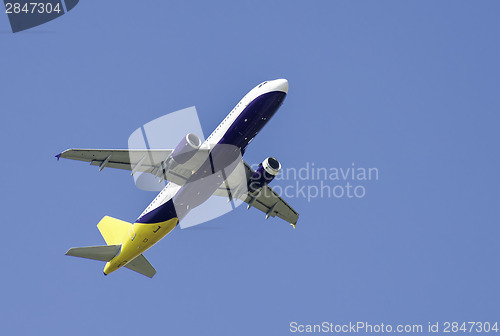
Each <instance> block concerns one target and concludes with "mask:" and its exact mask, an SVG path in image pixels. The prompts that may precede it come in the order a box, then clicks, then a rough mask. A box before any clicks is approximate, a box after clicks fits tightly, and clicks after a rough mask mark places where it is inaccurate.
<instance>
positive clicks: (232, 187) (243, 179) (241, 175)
mask: <svg viewBox="0 0 500 336" xmlns="http://www.w3.org/2000/svg"><path fill="white" fill-rule="evenodd" d="M242 164H243V166H244V169H235V170H234V172H233V173H232V174H231V175H230V176H229V177H228V178H227V179H226V181H225V182H224V183H222V184H221V186H220V187H219V189H217V191H216V192H215V193H214V195H216V196H223V197H229V199H232V198H233V197H237V198H239V199H241V200H242V201H244V202H245V203H247V204H248V207H247V208H248V209H250V208H251V207H254V208H257V209H259V210H260V211H262V212H264V213H265V214H266V219H267V218H269V217H275V216H278V217H279V218H281V219H283V220H285V221H287V222H288V223H290V224H291V225H292V226H293V227H294V228H295V224H297V220H298V219H299V214H298V213H297V211H295V210H294V209H293V208H292V207H291V206H290V205H289V204H288V203H287V202H285V201H284V200H283V199H282V198H281V197H280V196H279V195H278V194H277V193H276V192H275V191H274V190H273V189H272V188H271V187H270V186H269V185H266V186H265V187H263V188H262V189H261V190H259V191H257V192H256V193H254V194H251V193H248V192H246V191H247V186H248V183H249V179H250V177H252V175H253V173H254V170H253V169H252V168H251V167H250V166H249V165H248V164H247V163H246V162H245V161H243V160H242ZM240 190H245V193H243V194H240V192H239V191H240Z"/></svg>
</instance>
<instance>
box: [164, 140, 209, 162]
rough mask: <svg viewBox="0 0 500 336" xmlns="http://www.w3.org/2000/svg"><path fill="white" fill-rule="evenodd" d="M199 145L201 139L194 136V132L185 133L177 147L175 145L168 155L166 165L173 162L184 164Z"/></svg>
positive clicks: (196, 150)
mask: <svg viewBox="0 0 500 336" xmlns="http://www.w3.org/2000/svg"><path fill="white" fill-rule="evenodd" d="M200 146H201V140H200V138H198V137H197V136H196V134H194V133H189V134H187V135H186V136H185V137H184V138H182V140H181V142H179V144H178V145H177V147H175V149H174V151H173V152H172V154H171V155H170V157H169V160H168V161H170V162H168V163H167V166H170V165H171V164H173V163H174V162H175V163H176V164H184V163H186V162H188V161H189V160H191V158H192V157H193V156H194V155H195V154H196V152H198V149H199V148H200ZM171 161H173V162H171Z"/></svg>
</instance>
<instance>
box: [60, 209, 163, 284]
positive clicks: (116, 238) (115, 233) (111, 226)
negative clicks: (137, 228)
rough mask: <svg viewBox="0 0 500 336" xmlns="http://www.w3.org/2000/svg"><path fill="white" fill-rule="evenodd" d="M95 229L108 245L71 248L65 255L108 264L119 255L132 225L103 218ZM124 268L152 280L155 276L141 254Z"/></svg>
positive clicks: (107, 217) (152, 268)
mask: <svg viewBox="0 0 500 336" xmlns="http://www.w3.org/2000/svg"><path fill="white" fill-rule="evenodd" d="M97 228H98V229H99V231H100V232H101V235H102V236H103V238H104V240H105V241H106V244H108V245H104V246H88V247H73V248H70V249H69V250H68V252H66V255H69V256H73V257H79V258H86V259H92V260H99V261H105V262H108V261H110V260H111V259H113V258H114V257H116V256H117V255H118V254H119V253H120V251H121V247H122V241H123V240H124V238H125V237H126V235H128V233H129V231H130V229H131V228H132V224H130V223H128V222H125V221H122V220H119V219H116V218H113V217H109V216H105V217H104V218H103V219H101V221H100V222H99V224H97ZM124 267H126V268H128V269H131V270H132V271H135V272H137V273H140V274H143V275H145V276H147V277H149V278H152V277H153V276H154V275H155V274H156V270H155V269H154V267H153V266H152V265H151V264H150V263H149V261H148V260H147V259H146V258H145V257H144V255H142V254H140V255H139V256H137V257H136V258H134V259H133V260H131V261H130V262H129V263H128V264H126V265H125V266H124Z"/></svg>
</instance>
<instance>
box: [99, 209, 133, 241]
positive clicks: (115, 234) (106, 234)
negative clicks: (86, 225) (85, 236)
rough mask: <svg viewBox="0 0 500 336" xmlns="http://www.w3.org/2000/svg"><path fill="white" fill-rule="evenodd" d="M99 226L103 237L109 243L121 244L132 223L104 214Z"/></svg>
mask: <svg viewBox="0 0 500 336" xmlns="http://www.w3.org/2000/svg"><path fill="white" fill-rule="evenodd" d="M97 228H98V229H99V231H100V232H101V234H102V237H103V238H104V240H105V241H106V244H108V245H120V244H121V243H122V241H124V240H125V237H127V235H128V232H129V230H130V229H131V228H132V224H130V223H128V222H125V221H122V220H119V219H116V218H113V217H109V216H104V218H103V219H101V221H100V222H99V224H97Z"/></svg>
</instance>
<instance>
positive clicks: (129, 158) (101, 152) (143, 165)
mask: <svg viewBox="0 0 500 336" xmlns="http://www.w3.org/2000/svg"><path fill="white" fill-rule="evenodd" d="M172 152H173V149H68V150H65V151H64V152H62V153H61V154H58V155H56V157H57V159H58V160H59V159H60V158H63V159H70V160H78V161H85V162H90V164H91V165H93V166H99V171H101V170H103V169H104V168H105V167H109V168H117V169H124V170H130V171H132V173H131V175H133V174H134V173H136V172H144V173H151V174H153V175H155V176H157V177H159V178H164V179H166V180H168V181H171V182H173V183H175V184H178V185H184V183H185V182H186V180H187V179H188V178H189V177H190V176H191V175H192V170H190V169H189V168H190V167H187V166H178V167H175V168H174V169H172V170H168V171H166V170H165V169H164V167H163V163H164V162H165V160H166V159H167V158H168V156H169V155H170V154H171V153H172ZM197 155H198V156H199V160H203V157H206V155H208V154H207V152H206V151H200V154H197Z"/></svg>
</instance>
